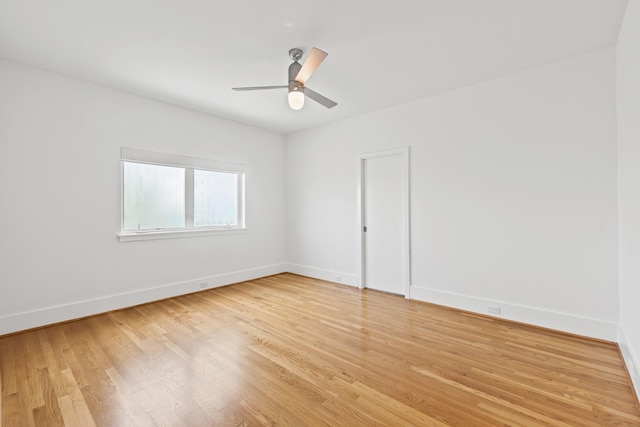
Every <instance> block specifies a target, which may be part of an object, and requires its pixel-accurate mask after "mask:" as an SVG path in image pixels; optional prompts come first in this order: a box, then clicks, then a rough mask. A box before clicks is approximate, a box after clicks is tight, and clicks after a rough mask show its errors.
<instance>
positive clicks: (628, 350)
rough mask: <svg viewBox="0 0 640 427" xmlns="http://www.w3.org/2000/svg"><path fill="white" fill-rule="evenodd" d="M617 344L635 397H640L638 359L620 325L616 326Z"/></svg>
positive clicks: (639, 364) (639, 365) (639, 362)
mask: <svg viewBox="0 0 640 427" xmlns="http://www.w3.org/2000/svg"><path fill="white" fill-rule="evenodd" d="M618 345H619V346H620V352H621V353H622V359H623V360H624V363H625V365H626V366H627V371H628V372H629V376H630V377H631V382H632V383H633V388H634V389H635V391H636V397H638V399H640V360H639V359H638V357H637V354H636V353H635V352H634V351H633V348H632V347H631V345H630V344H629V341H628V340H627V336H626V335H625V334H624V330H623V329H622V326H619V327H618Z"/></svg>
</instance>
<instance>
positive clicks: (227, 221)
mask: <svg viewBox="0 0 640 427" xmlns="http://www.w3.org/2000/svg"><path fill="white" fill-rule="evenodd" d="M193 225H194V226H195V227H207V226H209V227H211V226H224V225H233V226H235V225H238V174H236V173H228V172H213V171H203V170H197V169H196V170H194V171H193Z"/></svg>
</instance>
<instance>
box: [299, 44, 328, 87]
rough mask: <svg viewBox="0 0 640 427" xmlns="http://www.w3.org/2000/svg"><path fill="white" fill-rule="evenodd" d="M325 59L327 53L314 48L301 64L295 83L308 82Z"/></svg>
mask: <svg viewBox="0 0 640 427" xmlns="http://www.w3.org/2000/svg"><path fill="white" fill-rule="evenodd" d="M326 57H327V52H325V51H322V50H320V49H317V48H315V47H314V48H313V49H311V52H310V53H309V56H307V59H306V60H305V61H304V64H302V68H300V71H298V75H297V76H296V81H298V82H300V83H302V84H305V83H306V82H307V80H309V77H311V74H313V72H314V71H316V68H318V67H319V66H320V63H322V61H324V58H326Z"/></svg>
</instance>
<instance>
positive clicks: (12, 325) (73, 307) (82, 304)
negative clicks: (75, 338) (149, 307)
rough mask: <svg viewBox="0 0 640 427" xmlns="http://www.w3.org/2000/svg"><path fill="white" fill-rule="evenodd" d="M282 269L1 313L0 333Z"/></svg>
mask: <svg viewBox="0 0 640 427" xmlns="http://www.w3.org/2000/svg"><path fill="white" fill-rule="evenodd" d="M285 271H287V269H286V264H274V265H268V266H263V267H258V268H252V269H249V270H241V271H234V272H230V273H224V274H217V275H213V276H207V277H200V278H197V279H193V280H187V281H184V282H177V283H169V284H166V285H162V286H156V287H153V288H146V289H140V290H136V291H132V292H125V293H121V294H114V295H109V296H106V297H102V298H95V299H90V300H85V301H75V302H72V303H69V304H63V305H58V306H53V307H45V308H42V309H38V310H33V311H26V312H22V313H15V314H9V315H6V316H0V335H4V334H10V333H13V332H18V331H24V330H27V329H31V328H37V327H40V326H44V325H50V324H52V323H59V322H65V321H67V320H73V319H78V318H81V317H85V316H91V315H94V314H99V313H104V312H106V311H111V310H118V309H121V308H126V307H132V306H134V305H138V304H144V303H147V302H152V301H158V300H161V299H165V298H171V297H175V296H179V295H184V294H189V293H192V292H197V291H201V290H204V289H211V288H217V287H220V286H225V285H230V284H232V283H238V282H244V281H247V280H253V279H258V278H260V277H265V276H271V275H274V274H279V273H284V272H285Z"/></svg>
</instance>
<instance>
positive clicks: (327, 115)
mask: <svg viewBox="0 0 640 427" xmlns="http://www.w3.org/2000/svg"><path fill="white" fill-rule="evenodd" d="M626 3H627V0H295V1H294V0H270V1H265V0H262V1H260V0H233V1H222V0H108V1H107V0H103V1H98V0H0V58H5V59H10V60H14V61H18V62H21V63H25V64H30V65H34V66H38V67H42V68H45V69H49V70H52V71H56V72H60V73H63V74H67V75H71V76H75V77H79V78H82V79H86V80H90V81H94V82H98V83H102V84H104V85H107V86H111V87H114V88H117V89H121V90H125V91H129V92H133V93H137V94H141V95H145V96H148V97H150V98H155V99H158V100H162V101H165V102H169V103H173V104H177V105H181V106H184V107H187V108H191V109H194V110H198V111H202V112H207V113H211V114H214V115H216V116H220V117H225V118H229V119H232V120H236V121H238V122H242V123H246V124H251V125H255V126H259V127H262V128H265V129H270V130H274V131H277V132H281V133H291V132H295V131H299V130H303V129H307V128H310V127H314V126H318V125H321V124H325V123H328V122H333V121H337V120H341V119H344V118H347V117H352V116H355V115H359V114H363V113H367V112H370V111H375V110H379V109H382V108H386V107H389V106H393V105H397V104H400V103H404V102H408V101H411V100H414V99H418V98H423V97H426V96H429V95H433V94H436V93H441V92H444V91H447V90H450V89H454V88H457V87H461V86H466V85H469V84H473V83H477V82H480V81H483V80H487V79H492V78H495V77H499V76H502V75H506V74H509V73H513V72H516V71H519V70H524V69H527V68H531V67H535V66H538V65H542V64H546V63H549V62H553V61H556V60H560V59H562V58H566V57H569V56H573V55H577V54H581V53H585V52H589V51H593V50H597V49H601V48H605V47H609V46H613V45H614V44H615V41H616V38H617V35H618V31H619V28H620V26H621V22H622V17H623V15H624V10H625V7H626ZM313 46H316V47H318V48H320V49H322V50H324V51H326V52H328V53H329V56H328V57H327V59H326V60H325V61H324V62H323V63H322V65H321V66H320V68H319V69H318V70H317V72H316V73H315V74H314V75H313V77H312V78H311V79H309V81H308V82H307V85H308V86H309V87H310V88H311V89H313V90H315V91H316V92H319V93H321V94H323V95H325V96H326V97H328V98H331V99H333V100H335V101H336V102H338V106H337V107H335V108H333V109H330V110H329V109H326V108H324V107H322V106H320V105H319V104H316V103H315V102H313V101H311V100H309V99H307V102H306V104H305V107H304V108H303V109H302V110H300V111H293V110H291V109H289V107H288V106H287V102H286V98H287V96H286V90H284V89H281V90H271V91H255V92H234V91H232V90H231V87H236V86H261V85H281V84H286V83H287V67H288V66H289V64H290V63H291V60H290V59H289V57H288V51H289V49H290V48H292V47H299V48H302V49H303V50H304V51H305V57H306V53H307V52H308V51H309V50H310V49H311V47H313ZM305 57H303V59H304V58H305ZM0 96H1V95H0Z"/></svg>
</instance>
